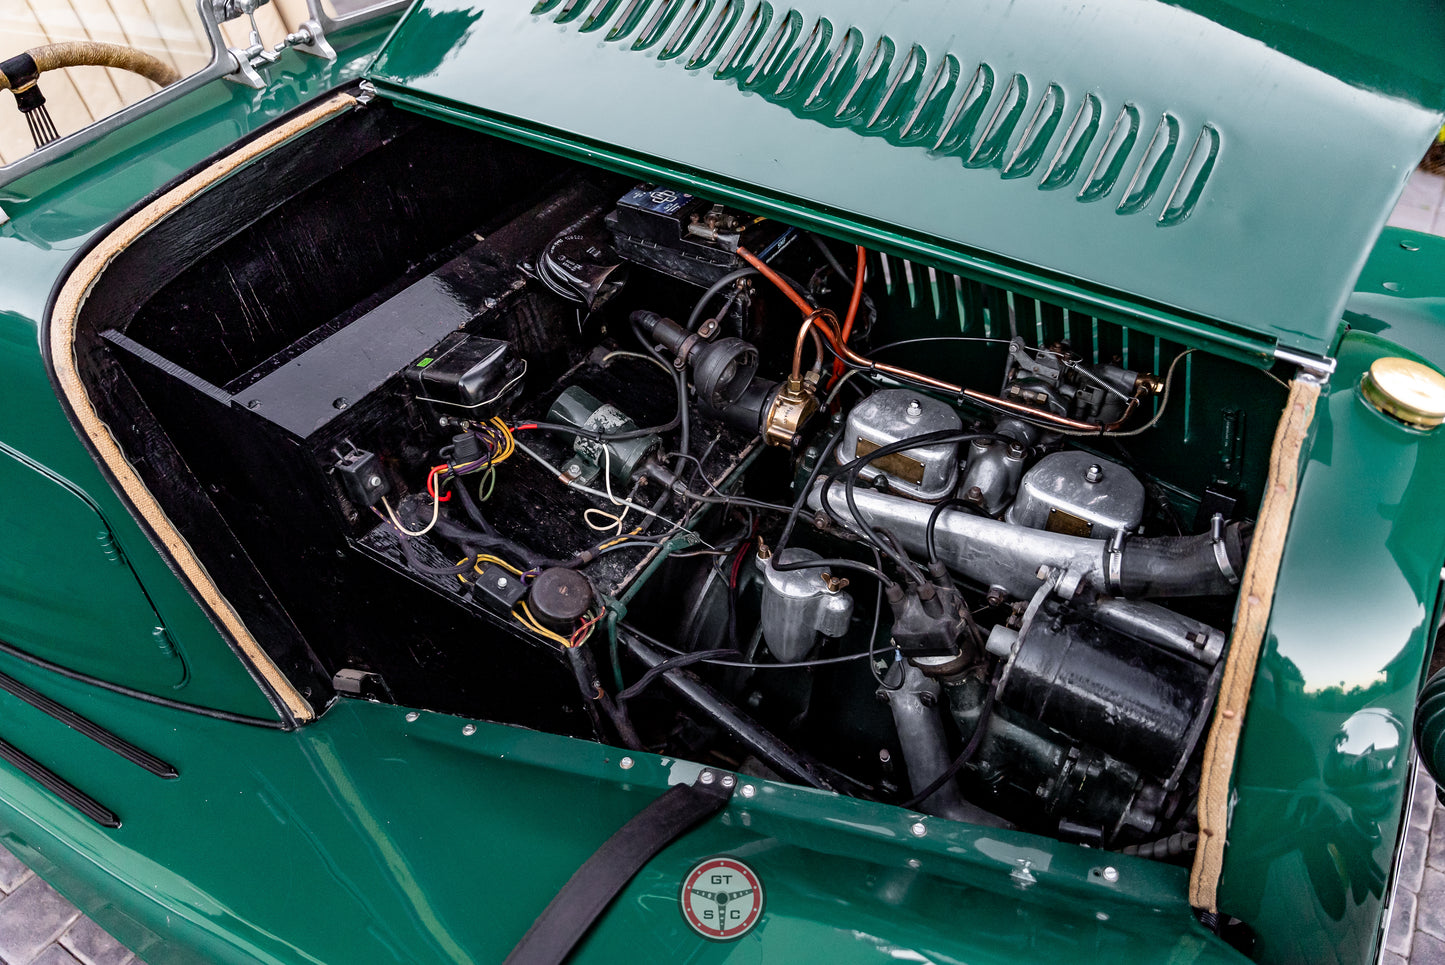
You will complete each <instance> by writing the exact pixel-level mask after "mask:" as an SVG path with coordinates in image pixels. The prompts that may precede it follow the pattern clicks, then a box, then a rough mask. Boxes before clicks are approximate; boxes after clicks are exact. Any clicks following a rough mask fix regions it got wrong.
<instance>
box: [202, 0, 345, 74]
mask: <svg viewBox="0 0 1445 965" xmlns="http://www.w3.org/2000/svg"><path fill="white" fill-rule="evenodd" d="M269 2H270V0H212V9H213V10H214V11H215V13H216V19H217V21H218V22H221V23H225V22H226V21H228V20H237V19H239V18H241V17H243V16H244V17H246V18H247V19H248V20H250V21H251V34H250V37H249V38H248V41H249V42H248V43H247V45H246V47H245V48H244V49H242V48H238V47H230V48H228V49H227V52H228V53H229V54H230V55H231V59H232V60H233V61H235V64H236V69H235V70H234V71H232V72H231V73H229V74H227V75H226V79H227V80H229V81H231V82H233V83H237V84H245V85H246V86H247V87H254V88H255V89H256V90H264V89H265V88H266V78H265V77H263V76H262V75H261V71H262V70H264V69H266V68H267V67H270V66H271V65H272V64H274V63H276V61H278V60H280V59H281V54H282V53H284V52H285V51H286V49H287V48H290V47H294V48H295V49H296V51H297V52H298V53H303V54H309V55H311V56H313V57H321V58H323V59H325V60H335V59H336V51H335V50H334V49H333V48H332V46H331V44H330V42H329V41H328V40H327V39H326V34H325V33H324V31H323V30H322V28H321V22H320V21H319V20H317V19H315V18H314V17H313V18H312V19H310V20H307V21H306V22H304V23H302V24H301V25H300V26H299V27H297V28H296V32H295V33H289V34H287V35H286V38H285V39H284V40H282V41H281V42H280V43H278V44H276V45H275V46H274V47H271V48H270V49H267V47H266V45H265V44H264V43H262V41H261V30H260V28H259V27H257V25H256V11H257V9H259V8H260V7H262V6H264V5H265V4H267V3H269Z"/></svg>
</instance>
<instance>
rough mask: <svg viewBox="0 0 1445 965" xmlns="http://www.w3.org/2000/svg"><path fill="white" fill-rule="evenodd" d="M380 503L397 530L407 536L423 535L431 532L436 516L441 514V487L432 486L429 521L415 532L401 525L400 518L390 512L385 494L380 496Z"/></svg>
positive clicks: (389, 504)
mask: <svg viewBox="0 0 1445 965" xmlns="http://www.w3.org/2000/svg"><path fill="white" fill-rule="evenodd" d="M381 505H382V507H383V508H385V509H386V515H387V517H388V518H390V519H391V525H393V526H395V527H396V528H397V530H398V531H399V532H402V533H405V534H406V535H407V536H425V535H426V534H427V533H430V532H431V529H432V527H433V526H435V525H436V524H437V517H438V516H439V515H441V509H442V499H441V487H440V486H437V485H433V486H432V501H431V522H429V523H427V524H426V525H425V526H423V527H422V528H421V529H419V530H416V531H415V532H413V531H411V530H409V529H407V528H406V527H405V526H403V525H401V520H399V519H397V518H396V513H394V512H392V509H391V503H389V502H387V501H386V497H385V496H383V497H381Z"/></svg>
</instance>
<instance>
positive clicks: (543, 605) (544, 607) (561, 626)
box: [527, 566, 592, 636]
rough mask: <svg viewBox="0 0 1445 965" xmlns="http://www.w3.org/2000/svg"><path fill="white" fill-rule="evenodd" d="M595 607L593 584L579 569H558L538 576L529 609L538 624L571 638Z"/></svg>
mask: <svg viewBox="0 0 1445 965" xmlns="http://www.w3.org/2000/svg"><path fill="white" fill-rule="evenodd" d="M591 605H592V582H591V581H590V580H588V579H587V577H586V576H584V575H583V574H581V573H578V572H577V571H576V570H569V569H567V568H566V567H565V566H554V567H552V568H551V569H546V570H543V571H542V572H541V573H538V574H537V578H536V579H535V580H533V581H532V587H531V590H530V591H529V592H528V594H527V606H528V608H529V609H531V611H532V615H533V616H534V617H536V618H537V622H538V623H540V624H542V626H544V627H546V628H547V629H548V630H551V631H553V632H555V633H560V634H562V635H563V636H567V635H568V634H570V633H571V632H572V631H573V630H575V629H576V628H577V621H578V620H579V619H581V617H582V614H584V613H586V612H587V608H588V607H589V606H591Z"/></svg>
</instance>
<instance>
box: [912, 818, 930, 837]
mask: <svg viewBox="0 0 1445 965" xmlns="http://www.w3.org/2000/svg"><path fill="white" fill-rule="evenodd" d="M908 830H909V831H910V832H911V833H912V834H913V836H914V837H915V838H921V837H923V836H924V835H925V834H927V833H928V827H927V825H925V824H924V823H923V822H922V821H918V822H916V823H915V824H914V825H913V826H912V827H911V828H909V829H908Z"/></svg>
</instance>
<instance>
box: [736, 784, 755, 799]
mask: <svg viewBox="0 0 1445 965" xmlns="http://www.w3.org/2000/svg"><path fill="white" fill-rule="evenodd" d="M738 790H739V791H740V792H741V793H742V796H743V797H752V796H753V795H754V794H756V793H758V789H757V788H755V787H753V786H752V785H751V784H744V785H743V786H742V787H741V788H739V789H738Z"/></svg>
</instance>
